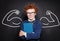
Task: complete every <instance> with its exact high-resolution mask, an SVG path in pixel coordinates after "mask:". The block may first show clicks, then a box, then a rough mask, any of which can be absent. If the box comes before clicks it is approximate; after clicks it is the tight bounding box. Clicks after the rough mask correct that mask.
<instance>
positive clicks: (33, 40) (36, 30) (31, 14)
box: [19, 4, 42, 41]
mask: <svg viewBox="0 0 60 41" xmlns="http://www.w3.org/2000/svg"><path fill="white" fill-rule="evenodd" d="M24 11H25V12H26V15H27V17H28V20H25V21H24V22H22V24H21V28H22V29H21V30H20V32H19V36H20V37H21V38H22V39H25V40H24V41H27V40H30V41H38V39H39V38H40V33H41V28H42V25H41V22H40V21H39V20H37V19H36V18H35V16H36V14H37V12H38V9H37V7H36V6H35V4H28V5H26V6H25V8H24ZM24 23H32V24H33V32H31V33H27V32H25V31H24V30H23V29H24V27H23V24H24Z"/></svg>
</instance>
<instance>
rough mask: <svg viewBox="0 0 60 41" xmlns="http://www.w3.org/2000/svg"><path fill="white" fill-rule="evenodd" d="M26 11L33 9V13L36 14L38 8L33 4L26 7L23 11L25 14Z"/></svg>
mask: <svg viewBox="0 0 60 41" xmlns="http://www.w3.org/2000/svg"><path fill="white" fill-rule="evenodd" d="M28 9H35V13H37V12H38V8H37V7H36V5H35V4H33V3H31V4H28V5H26V6H25V7H24V9H23V10H24V11H25V12H26V10H28Z"/></svg>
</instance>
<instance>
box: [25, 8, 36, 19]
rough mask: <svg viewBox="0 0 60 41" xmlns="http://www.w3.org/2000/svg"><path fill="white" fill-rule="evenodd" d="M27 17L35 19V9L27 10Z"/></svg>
mask: <svg viewBox="0 0 60 41" xmlns="http://www.w3.org/2000/svg"><path fill="white" fill-rule="evenodd" d="M26 12H27V17H28V19H34V18H35V15H36V13H35V9H28V10H27V11H26Z"/></svg>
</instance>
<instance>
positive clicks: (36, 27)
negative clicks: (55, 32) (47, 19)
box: [21, 20, 42, 40]
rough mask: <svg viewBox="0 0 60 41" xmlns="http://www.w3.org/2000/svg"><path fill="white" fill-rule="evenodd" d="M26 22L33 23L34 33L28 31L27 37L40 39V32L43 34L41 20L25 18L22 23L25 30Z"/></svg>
mask: <svg viewBox="0 0 60 41" xmlns="http://www.w3.org/2000/svg"><path fill="white" fill-rule="evenodd" d="M24 23H33V32H32V33H27V32H26V33H27V34H26V36H27V37H25V38H26V39H27V40H29V39H38V38H40V34H41V29H42V24H41V22H40V21H39V20H35V21H33V22H29V21H28V20H25V21H24V22H22V24H21V28H22V30H23V31H24V25H23V24H24Z"/></svg>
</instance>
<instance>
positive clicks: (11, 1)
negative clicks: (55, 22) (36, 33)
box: [0, 0, 60, 41]
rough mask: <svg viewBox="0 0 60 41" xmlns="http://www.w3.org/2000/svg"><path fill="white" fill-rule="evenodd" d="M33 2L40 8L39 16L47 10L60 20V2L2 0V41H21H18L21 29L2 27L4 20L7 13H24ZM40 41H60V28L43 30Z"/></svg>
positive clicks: (0, 21) (0, 32) (0, 7)
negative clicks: (25, 8) (26, 6)
mask: <svg viewBox="0 0 60 41" xmlns="http://www.w3.org/2000/svg"><path fill="white" fill-rule="evenodd" d="M31 2H33V3H35V4H36V5H37V7H38V8H39V11H38V14H41V13H42V12H43V14H44V13H45V11H46V10H51V11H53V12H54V13H55V14H56V15H57V17H58V19H59V20H60V2H59V1H58V0H57V1H55V0H0V41H20V40H19V39H18V32H19V30H20V28H11V27H8V26H5V25H2V19H3V17H4V16H5V14H6V13H7V12H9V11H10V10H13V9H18V10H20V11H21V13H23V8H24V6H25V5H26V4H27V3H31ZM23 17H24V16H23ZM23 20H24V18H23ZM40 40H41V41H60V26H57V27H52V28H49V27H48V28H42V32H41V38H40Z"/></svg>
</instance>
